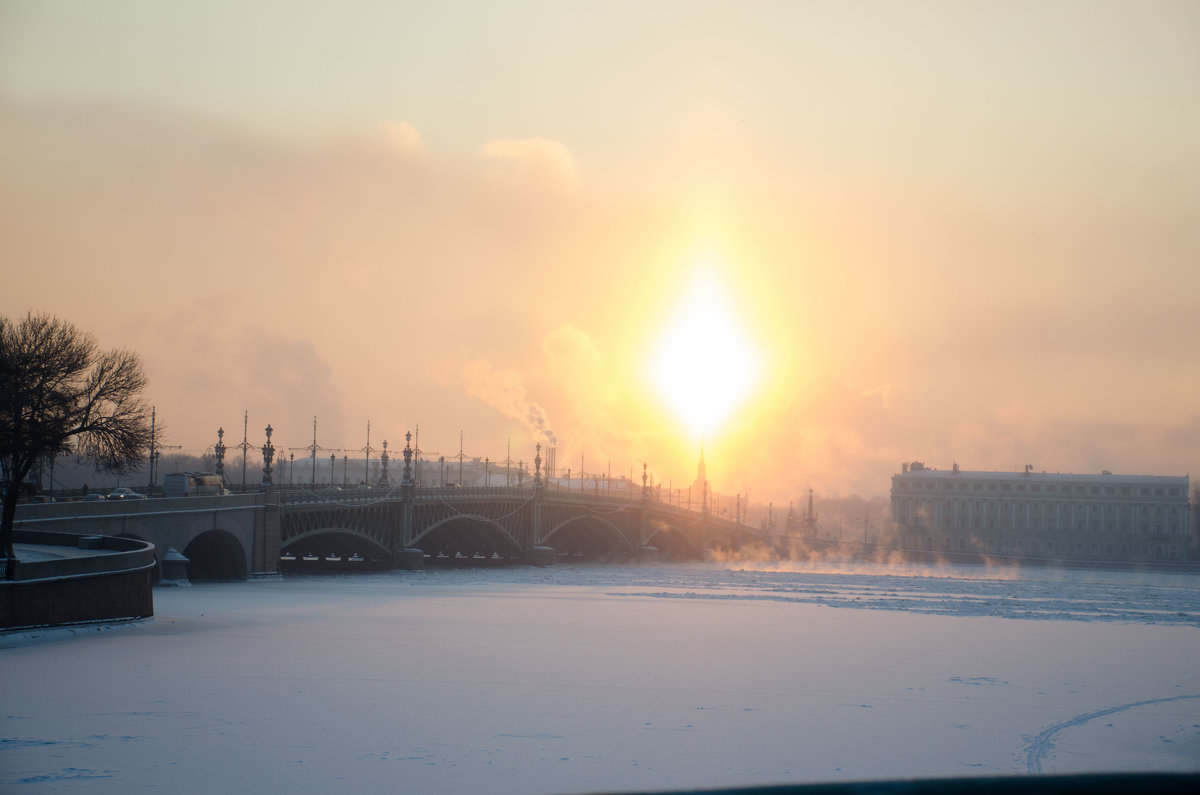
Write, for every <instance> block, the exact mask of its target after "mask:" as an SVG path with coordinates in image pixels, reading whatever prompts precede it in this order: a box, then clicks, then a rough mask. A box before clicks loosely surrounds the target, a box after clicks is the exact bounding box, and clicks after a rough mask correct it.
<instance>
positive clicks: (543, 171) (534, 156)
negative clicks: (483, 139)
mask: <svg viewBox="0 0 1200 795" xmlns="http://www.w3.org/2000/svg"><path fill="white" fill-rule="evenodd" d="M479 154H480V155H482V156H483V157H485V158H487V159H489V160H491V161H492V162H494V163H496V164H498V165H499V166H501V172H500V173H502V174H503V175H504V176H505V177H507V178H509V179H513V180H518V181H522V182H527V183H529V184H533V185H537V186H541V187H568V188H569V187H575V186H576V185H578V184H579V171H578V169H577V168H576V167H575V158H574V157H572V155H571V151H570V150H569V149H567V147H566V146H564V145H563V144H561V143H559V142H558V141H553V140H550V139H547V138H523V139H515V138H504V139H500V140H496V141H489V142H488V143H486V144H484V145H483V146H482V147H481V148H480V150H479Z"/></svg>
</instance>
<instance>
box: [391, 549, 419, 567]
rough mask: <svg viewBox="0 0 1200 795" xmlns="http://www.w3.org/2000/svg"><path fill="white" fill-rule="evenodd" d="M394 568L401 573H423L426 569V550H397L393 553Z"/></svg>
mask: <svg viewBox="0 0 1200 795" xmlns="http://www.w3.org/2000/svg"><path fill="white" fill-rule="evenodd" d="M392 568H393V569H400V570H401V571H421V570H422V569H424V568H425V552H424V550H420V549H415V548H413V547H405V548H403V549H398V550H396V551H395V552H393V553H392Z"/></svg>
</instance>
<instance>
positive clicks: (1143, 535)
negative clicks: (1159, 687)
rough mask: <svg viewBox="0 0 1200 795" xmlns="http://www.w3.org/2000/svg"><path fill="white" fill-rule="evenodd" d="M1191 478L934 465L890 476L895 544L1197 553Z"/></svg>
mask: <svg viewBox="0 0 1200 795" xmlns="http://www.w3.org/2000/svg"><path fill="white" fill-rule="evenodd" d="M1188 489H1189V480H1188V478H1187V477H1186V476H1185V477H1158V476H1148V475H1113V474H1111V473H1109V472H1104V473H1102V474H1099V475H1060V474H1051V473H1046V472H1034V471H1033V468H1032V467H1028V466H1027V467H1025V471H1024V472H968V471H965V470H961V469H959V467H958V465H957V464H955V465H954V468H953V469H951V470H949V471H947V470H938V469H932V468H930V467H927V466H925V465H924V464H923V463H921V462H920V461H913V462H911V463H905V464H902V465H901V472H900V474H898V475H893V476H892V519H893V521H894V522H895V524H896V528H895V533H896V535H895V544H896V546H898V547H900V548H902V549H910V550H922V551H926V552H949V553H960V552H961V553H976V554H984V555H987V554H995V555H1015V556H1022V557H1034V558H1047V559H1050V560H1070V561H1134V562H1159V561H1186V560H1189V559H1195V558H1196V557H1197V551H1198V545H1197V539H1195V538H1193V537H1192V535H1191V528H1192V524H1191V522H1190V521H1189V503H1188Z"/></svg>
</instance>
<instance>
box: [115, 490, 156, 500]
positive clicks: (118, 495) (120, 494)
mask: <svg viewBox="0 0 1200 795" xmlns="http://www.w3.org/2000/svg"><path fill="white" fill-rule="evenodd" d="M106 499H110V500H144V499H146V495H145V494H138V493H137V492H136V491H134V490H133V489H127V488H124V487H122V488H119V489H113V490H112V491H110V492H109V493H108V497H107V498H106Z"/></svg>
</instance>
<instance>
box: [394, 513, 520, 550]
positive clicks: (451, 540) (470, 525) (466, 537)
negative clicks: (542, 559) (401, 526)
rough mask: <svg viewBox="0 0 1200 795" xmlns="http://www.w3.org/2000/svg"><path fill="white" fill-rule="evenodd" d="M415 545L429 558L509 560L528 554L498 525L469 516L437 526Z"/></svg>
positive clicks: (440, 522) (426, 531) (422, 535)
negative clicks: (492, 558) (489, 556)
mask: <svg viewBox="0 0 1200 795" xmlns="http://www.w3.org/2000/svg"><path fill="white" fill-rule="evenodd" d="M412 545H413V546H414V547H418V548H420V549H423V550H424V551H425V552H426V554H429V555H434V556H436V555H438V554H443V555H447V556H450V557H453V556H454V555H455V554H460V555H465V556H467V557H470V556H471V555H475V554H483V555H485V556H488V555H492V554H498V555H500V556H502V557H509V556H510V555H519V554H521V553H522V552H523V551H524V550H522V548H521V544H520V542H519V541H517V539H515V538H513V537H512V535H511V534H510V533H509V532H508V530H506V529H505V528H504V526H503V525H502V524H500V523H499V522H498V521H495V520H493V519H489V518H488V517H485V516H474V515H469V514H457V515H454V516H447V517H445V518H443V519H440V520H438V521H437V522H434V523H433V524H431V525H430V526H429V527H427V528H425V529H424V530H422V531H421V533H420V534H419V535H418V536H417V537H416V538H415V539H414V540H413V542H412Z"/></svg>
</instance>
